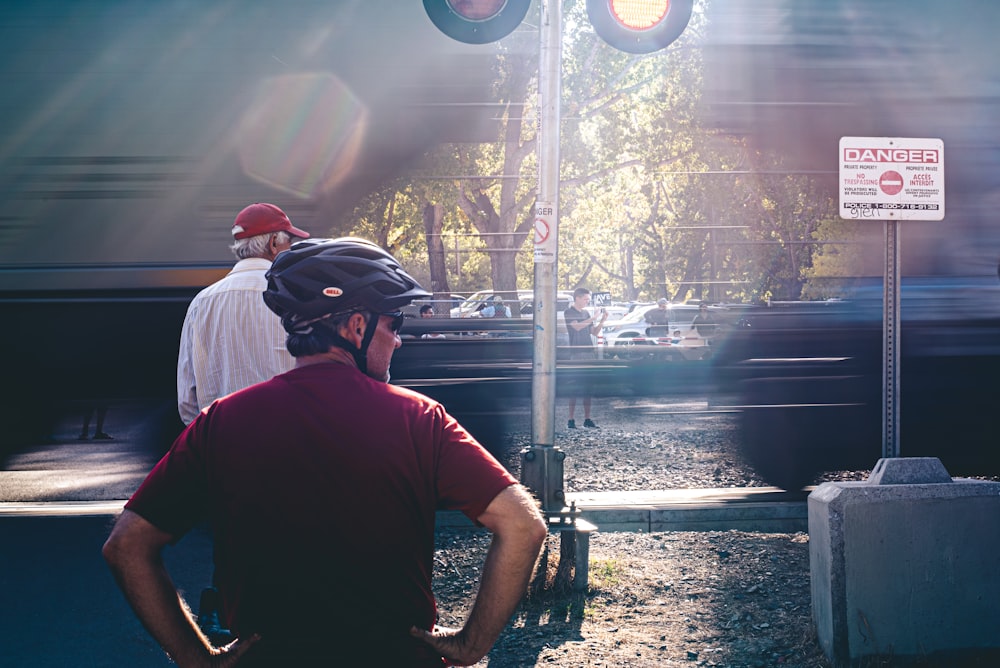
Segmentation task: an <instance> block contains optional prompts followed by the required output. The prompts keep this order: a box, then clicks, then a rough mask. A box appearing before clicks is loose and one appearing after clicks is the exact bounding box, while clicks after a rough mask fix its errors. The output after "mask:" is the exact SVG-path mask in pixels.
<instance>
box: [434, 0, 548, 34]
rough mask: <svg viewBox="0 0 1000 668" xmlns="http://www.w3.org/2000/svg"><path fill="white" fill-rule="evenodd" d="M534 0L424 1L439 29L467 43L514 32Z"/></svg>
mask: <svg viewBox="0 0 1000 668" xmlns="http://www.w3.org/2000/svg"><path fill="white" fill-rule="evenodd" d="M530 5H531V0H424V10H425V11H426V12H427V16H428V17H430V20H431V22H432V23H434V25H436V26H437V27H438V30H440V31H441V32H443V33H444V34H445V35H447V36H448V37H451V38H452V39H456V40H458V41H459V42H465V43H466V44H486V43H487V42H495V41H497V40H498V39H501V38H503V37H506V36H507V35H509V34H510V33H512V32H514V28H516V27H517V26H518V25H520V24H521V21H523V20H524V16H525V15H526V14H527V13H528V7H529V6H530Z"/></svg>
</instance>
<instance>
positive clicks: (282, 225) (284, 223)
mask: <svg viewBox="0 0 1000 668" xmlns="http://www.w3.org/2000/svg"><path fill="white" fill-rule="evenodd" d="M268 232H288V233H289V234H290V235H292V236H293V237H299V238H301V239H308V238H309V233H308V232H304V231H303V230H300V229H299V228H297V227H295V226H294V225H292V221H290V220H289V219H288V216H287V215H286V214H285V212H284V211H282V210H281V209H279V208H278V207H276V206H275V205H273V204H265V203H257V204H251V205H250V206H248V207H247V208H245V209H243V210H242V211H240V213H239V215H237V216H236V220H235V221H234V222H233V238H234V239H246V238H248V237H255V236H257V235H258V234H267V233H268Z"/></svg>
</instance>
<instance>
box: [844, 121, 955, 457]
mask: <svg viewBox="0 0 1000 668" xmlns="http://www.w3.org/2000/svg"><path fill="white" fill-rule="evenodd" d="M838 158H839V161H840V217H841V218H844V219H847V220H882V221H883V224H884V226H885V270H884V271H885V275H884V285H883V292H882V399H883V405H882V457H883V458H888V457H899V456H900V448H899V354H898V353H899V334H900V332H899V329H900V327H899V321H900V318H899V303H900V301H899V282H900V278H901V277H900V259H899V258H900V254H899V227H898V225H897V223H898V222H899V221H901V220H942V219H943V218H944V143H943V142H942V141H941V140H940V139H905V138H904V139H900V138H890V137H841V139H840V154H839V156H838Z"/></svg>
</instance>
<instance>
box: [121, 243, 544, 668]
mask: <svg viewBox="0 0 1000 668" xmlns="http://www.w3.org/2000/svg"><path fill="white" fill-rule="evenodd" d="M428 296H429V294H428V293H427V292H425V291H424V290H423V289H422V288H421V287H420V285H418V284H417V282H416V281H414V280H413V278H411V277H410V276H409V275H408V274H407V273H406V272H405V271H403V270H402V268H401V267H400V266H399V264H398V263H397V262H396V260H395V259H394V258H393V257H392V256H391V255H389V254H388V253H386V252H385V251H383V250H382V249H381V248H379V247H378V246H375V245H374V244H371V243H369V242H366V241H362V240H358V239H336V240H315V241H304V242H300V243H298V244H295V245H294V246H293V247H292V248H291V249H290V250H288V251H285V252H283V253H282V254H280V255H279V256H278V257H277V259H276V260H275V262H274V265H273V267H272V268H271V270H270V271H269V272H268V286H267V290H266V292H265V293H264V301H265V302H266V303H267V305H268V306H269V307H270V308H271V309H272V310H273V311H274V312H275V313H277V314H278V315H279V316H280V317H281V321H282V324H283V326H284V328H285V329H286V331H287V332H288V340H287V347H288V350H289V352H290V353H291V354H292V355H293V356H294V357H295V358H296V363H295V368H293V369H292V370H291V371H288V372H286V373H283V374H280V375H278V376H275V377H274V378H272V379H270V380H268V381H264V382H262V383H259V384H257V385H254V386H252V387H249V388H247V389H244V390H241V391H239V392H236V393H234V394H231V395H229V396H227V397H224V398H222V399H219V400H218V401H216V402H214V403H213V404H212V405H211V406H209V407H208V409H207V410H206V411H204V412H203V413H200V414H199V415H198V416H197V417H196V418H195V419H194V421H193V422H192V423H191V424H190V425H189V426H188V428H187V429H186V430H185V431H184V432H183V433H182V434H181V435H180V437H178V439H177V440H176V441H175V442H174V445H173V446H172V448H171V449H170V451H169V452H168V453H167V454H166V455H165V456H164V458H163V459H162V460H161V461H160V462H159V463H158V464H157V465H156V467H155V468H154V469H153V471H152V472H151V473H150V474H149V476H148V477H147V478H146V480H145V481H144V482H143V483H142V485H141V486H140V487H139V489H138V491H137V492H136V493H135V495H133V497H132V498H131V499H130V500H129V502H128V503H127V504H126V507H125V510H124V511H123V513H122V515H121V517H120V518H119V519H118V521H117V523H116V524H115V527H114V529H113V530H112V532H111V536H110V537H109V538H108V540H107V542H106V543H105V545H104V549H103V554H104V557H105V559H106V560H107V562H108V564H109V566H110V567H111V570H112V572H113V574H114V576H115V578H116V580H117V582H118V584H119V586H120V587H121V588H122V590H123V592H124V593H125V596H126V598H127V600H128V601H129V603H130V604H131V606H132V608H133V610H134V611H135V612H136V614H137V616H138V617H139V619H140V620H141V621H142V623H143V625H144V626H145V627H146V629H147V630H148V631H149V632H150V634H151V635H152V636H153V637H154V638H155V639H156V640H157V641H158V642H159V643H160V645H161V646H162V647H163V648H164V649H165V650H166V652H167V653H168V654H169V655H170V657H171V658H172V659H173V660H174V661H175V662H176V663H177V664H178V665H179V666H182V667H187V666H209V665H212V666H219V665H223V666H228V665H235V662H236V661H239V662H240V663H239V665H240V666H265V665H266V666H293V665H302V666H307V665H308V666H311V665H343V666H361V665H371V666H408V667H410V666H415V667H420V666H428V667H429V666H435V667H439V666H441V665H442V664H443V663H444V662H450V663H454V664H458V665H468V664H472V663H475V662H476V661H478V660H479V659H481V658H482V657H483V656H485V655H486V654H487V652H489V650H490V648H491V647H492V645H493V643H494V642H495V641H496V639H497V637H498V636H499V634H500V632H501V631H502V630H503V628H504V626H505V625H506V623H507V622H508V620H509V619H510V617H511V615H512V614H513V612H514V610H515V608H516V606H517V604H518V602H519V601H520V599H521V596H522V594H523V593H524V591H525V590H526V587H527V583H528V580H529V577H530V575H531V572H532V568H533V566H534V564H535V560H536V559H537V556H538V553H539V549H540V546H541V544H542V542H543V541H544V539H545V536H546V524H545V522H544V520H543V519H542V516H541V513H540V512H539V509H538V506H537V503H536V502H535V501H534V500H533V499H532V497H531V496H530V495H529V494H528V492H527V491H526V490H525V489H524V488H523V487H521V486H520V485H519V484H518V483H517V481H516V479H514V478H513V477H512V476H511V475H510V474H509V473H508V472H507V471H506V470H505V469H504V467H503V466H502V465H501V464H500V463H499V462H497V460H496V459H494V458H493V457H492V456H491V455H490V454H489V453H488V452H487V451H486V450H485V449H484V448H483V447H482V446H481V445H480V444H479V443H478V442H477V441H476V440H475V439H474V438H473V437H472V436H471V435H470V434H469V433H468V432H467V431H466V430H465V429H464V428H462V426H461V425H459V424H458V423H457V422H456V421H455V420H454V419H453V418H452V417H451V416H449V415H448V413H447V412H446V411H445V409H444V407H443V406H442V405H441V404H439V403H437V402H436V401H433V400H431V399H429V398H427V397H425V396H423V395H420V394H418V393H416V392H413V391H411V390H408V389H406V388H402V387H397V386H394V385H390V384H388V383H387V382H386V381H387V379H388V377H389V364H390V361H391V359H392V355H393V352H394V351H395V349H396V348H398V347H399V346H400V345H401V340H400V338H399V333H398V332H399V327H400V326H401V325H402V322H403V314H402V311H400V310H399V309H400V308H401V307H403V306H404V305H406V304H408V303H409V302H410V301H412V300H413V299H417V298H424V297H428ZM439 509H457V510H461V511H463V512H464V513H465V514H466V515H467V516H468V517H470V519H472V520H474V521H476V522H477V523H479V524H481V525H483V526H485V527H486V528H487V529H489V530H490V531H492V532H493V534H494V536H495V539H494V540H493V542H492V544H491V546H490V549H489V553H488V555H487V557H486V561H485V563H484V566H483V569H482V576H481V582H480V588H479V593H478V594H477V596H476V600H475V602H474V604H473V606H472V609H471V611H470V612H469V616H468V619H467V621H466V624H465V625H464V626H463V627H462V628H461V629H457V630H454V629H444V628H435V626H434V623H435V618H436V609H435V602H434V596H433V593H432V589H431V573H432V571H433V561H434V520H435V512H436V511H437V510H439ZM205 520H208V521H209V522H210V525H211V528H212V531H213V535H214V536H215V544H214V547H215V558H214V561H215V565H216V575H217V582H218V589H219V594H220V597H221V602H222V615H223V617H224V620H225V622H226V623H227V625H228V627H229V628H230V629H232V631H233V632H234V633H235V634H236V636H237V637H238V640H237V641H236V642H235V643H234V644H232V645H229V646H227V647H225V648H221V649H220V648H213V647H212V646H211V644H210V643H209V641H208V640H207V639H206V638H205V637H204V636H203V635H202V634H201V632H200V631H199V629H198V627H197V624H196V623H195V622H194V620H193V619H192V617H191V615H190V613H189V612H188V611H187V610H186V608H185V606H184V604H183V602H182V600H181V599H180V597H179V595H178V593H177V591H176V589H175V587H174V585H173V583H172V582H171V580H170V577H169V574H168V572H167V570H166V568H165V566H164V562H163V558H162V552H163V550H164V548H165V547H166V546H167V545H168V544H173V543H175V542H176V541H177V540H179V539H180V538H181V537H182V536H183V535H184V534H185V533H186V532H187V531H189V530H190V529H191V528H192V527H194V526H196V525H197V524H199V523H200V522H203V521H205Z"/></svg>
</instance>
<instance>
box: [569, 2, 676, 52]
mask: <svg viewBox="0 0 1000 668" xmlns="http://www.w3.org/2000/svg"><path fill="white" fill-rule="evenodd" d="M693 5H694V0H587V15H588V16H589V17H590V23H591V25H593V26H594V30H596V31H597V34H598V35H600V37H601V39H603V40H604V41H605V42H607V43H608V44H610V45H611V46H613V47H615V48H616V49H618V50H620V51H627V52H628V53H652V52H653V51H657V50H659V49H662V48H663V47H665V46H667V45H668V44H670V43H671V42H673V41H674V40H675V39H677V38H678V37H680V34H681V33H682V32H684V29H685V28H686V27H687V24H688V21H690V20H691V9H692V6H693Z"/></svg>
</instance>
